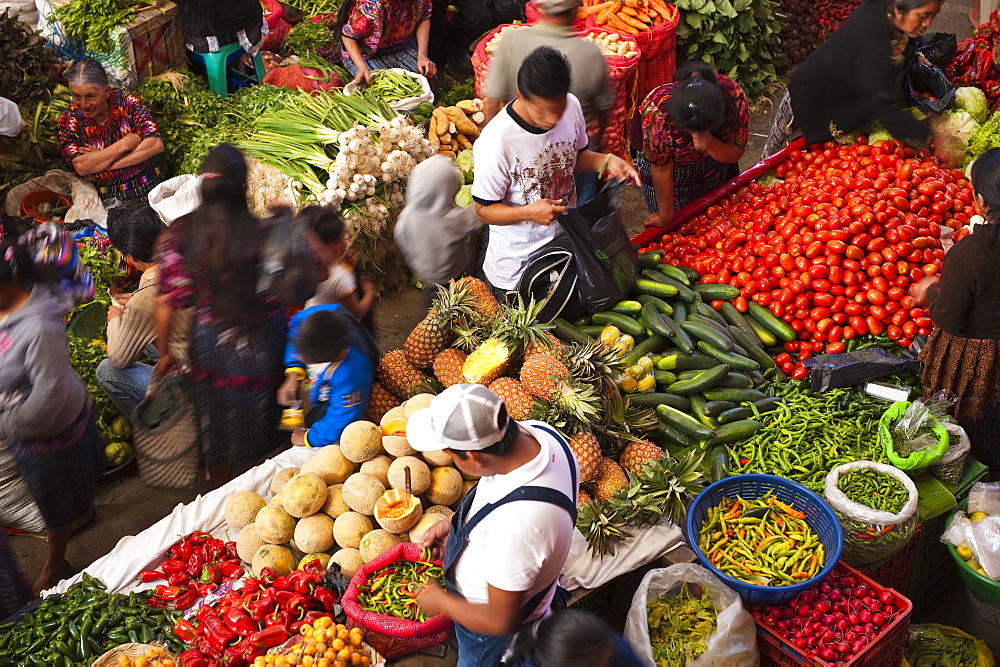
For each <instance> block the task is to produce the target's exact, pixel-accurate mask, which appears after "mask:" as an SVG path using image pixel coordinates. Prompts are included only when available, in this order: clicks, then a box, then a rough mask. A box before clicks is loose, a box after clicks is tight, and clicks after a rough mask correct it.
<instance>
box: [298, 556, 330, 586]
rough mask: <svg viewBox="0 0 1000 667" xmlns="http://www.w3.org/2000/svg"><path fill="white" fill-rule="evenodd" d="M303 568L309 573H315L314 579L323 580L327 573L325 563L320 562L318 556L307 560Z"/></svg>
mask: <svg viewBox="0 0 1000 667" xmlns="http://www.w3.org/2000/svg"><path fill="white" fill-rule="evenodd" d="M302 569H303V570H305V571H306V572H308V573H309V574H311V575H313V577H314V581H319V580H322V578H323V575H324V574H326V568H325V567H323V564H322V563H321V562H320V560H319V559H318V558H314V559H312V560H311V561H309V562H307V563H306V564H305V567H303V568H302Z"/></svg>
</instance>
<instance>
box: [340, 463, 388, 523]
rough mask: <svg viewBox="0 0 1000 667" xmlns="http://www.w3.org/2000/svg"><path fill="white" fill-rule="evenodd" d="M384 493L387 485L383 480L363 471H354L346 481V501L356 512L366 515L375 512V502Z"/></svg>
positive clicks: (344, 492) (344, 491)
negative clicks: (383, 484)
mask: <svg viewBox="0 0 1000 667" xmlns="http://www.w3.org/2000/svg"><path fill="white" fill-rule="evenodd" d="M383 493H385V487H384V486H382V482H380V481H378V480H377V479H375V478H374V477H373V476H371V475H367V474H365V473H363V472H356V473H354V474H353V475H351V476H350V477H348V478H347V481H346V482H344V489H343V494H344V502H345V503H347V506H348V507H350V508H351V509H352V510H354V511H355V512H360V513H361V514H364V515H366V516H371V515H372V514H373V513H374V512H375V503H376V502H377V501H378V499H379V498H380V497H382V494H383Z"/></svg>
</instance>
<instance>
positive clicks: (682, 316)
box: [671, 301, 688, 324]
mask: <svg viewBox="0 0 1000 667" xmlns="http://www.w3.org/2000/svg"><path fill="white" fill-rule="evenodd" d="M672 305H673V307H674V314H673V315H671V317H673V318H674V321H675V322H677V323H678V324H679V323H681V322H683V321H684V320H686V319H687V318H688V308H687V304H685V303H683V302H681V301H675V302H674V303H673V304H672Z"/></svg>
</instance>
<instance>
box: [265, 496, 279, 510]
mask: <svg viewBox="0 0 1000 667" xmlns="http://www.w3.org/2000/svg"><path fill="white" fill-rule="evenodd" d="M267 504H268V505H277V506H278V507H281V494H280V493H279V494H278V495H276V496H272V497H271V499H270V500H268V501H267Z"/></svg>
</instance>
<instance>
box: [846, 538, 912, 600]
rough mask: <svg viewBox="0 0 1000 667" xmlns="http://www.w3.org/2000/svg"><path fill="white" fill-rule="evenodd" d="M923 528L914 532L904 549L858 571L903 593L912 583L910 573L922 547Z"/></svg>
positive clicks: (880, 583)
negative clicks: (921, 534)
mask: <svg viewBox="0 0 1000 667" xmlns="http://www.w3.org/2000/svg"><path fill="white" fill-rule="evenodd" d="M920 533H921V526H920V524H917V527H916V528H915V529H914V530H913V534H912V535H911V536H910V539H909V540H908V541H907V542H906V544H905V545H903V548H902V549H900V550H899V551H897V552H896V553H894V554H892V555H891V556H889V557H888V558H884V559H882V560H881V561H878V562H876V563H871V564H869V565H865V566H864V567H859V568H858V571H860V572H861V573H862V574H864V575H867V576H868V577H870V578H872V579H873V580H875V583H877V584H878V585H880V586H885V587H886V588H892V589H895V590H896V591H899V592H903V591H905V590H906V587H907V586H908V585H909V583H910V571H911V570H912V569H913V557H914V555H916V553H917V549H918V548H919V547H920Z"/></svg>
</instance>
